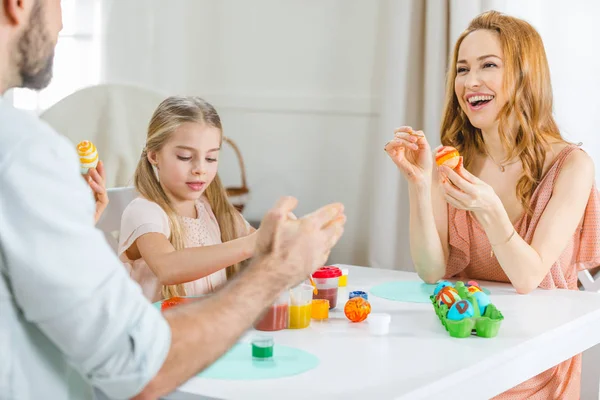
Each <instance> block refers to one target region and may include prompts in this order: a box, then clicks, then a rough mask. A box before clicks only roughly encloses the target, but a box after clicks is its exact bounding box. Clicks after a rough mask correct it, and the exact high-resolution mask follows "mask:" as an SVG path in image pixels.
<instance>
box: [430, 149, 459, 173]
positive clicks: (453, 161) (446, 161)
mask: <svg viewBox="0 0 600 400" xmlns="http://www.w3.org/2000/svg"><path fill="white" fill-rule="evenodd" d="M435 162H436V164H437V165H447V166H448V167H449V168H452V169H454V168H456V167H457V166H458V163H459V162H460V154H459V153H458V150H456V149H455V148H454V147H452V146H443V147H440V148H439V149H438V150H437V152H436V154H435Z"/></svg>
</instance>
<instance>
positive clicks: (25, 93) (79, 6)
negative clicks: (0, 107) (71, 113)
mask: <svg viewBox="0 0 600 400" xmlns="http://www.w3.org/2000/svg"><path fill="white" fill-rule="evenodd" d="M100 3H101V1H100V0H62V12H63V30H62V31H61V33H60V35H59V38H58V43H57V45H56V53H55V56H54V77H53V78H52V82H51V83H50V85H49V86H48V87H47V88H46V89H44V90H42V91H40V92H36V91H33V90H29V89H15V90H14V91H13V92H12V98H13V104H14V105H15V107H18V108H21V109H25V110H30V111H32V112H35V113H40V112H41V111H43V110H45V109H47V108H48V107H50V106H51V105H53V104H54V103H56V102H58V101H59V100H61V99H62V98H64V97H66V96H68V95H70V94H71V93H73V92H75V91H76V90H79V89H81V88H83V87H86V86H90V85H95V84H97V83H99V81H100V15H101V13H100V7H101V4H100Z"/></svg>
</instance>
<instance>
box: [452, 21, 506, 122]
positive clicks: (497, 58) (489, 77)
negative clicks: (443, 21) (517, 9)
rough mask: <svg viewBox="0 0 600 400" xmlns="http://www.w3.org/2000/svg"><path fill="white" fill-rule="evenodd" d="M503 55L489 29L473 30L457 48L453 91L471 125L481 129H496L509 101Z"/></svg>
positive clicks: (498, 41) (494, 35) (497, 41)
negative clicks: (503, 108) (502, 111)
mask: <svg viewBox="0 0 600 400" xmlns="http://www.w3.org/2000/svg"><path fill="white" fill-rule="evenodd" d="M503 56H504V55H503V54H502V46H501V44H500V40H499V39H498V36H497V34H496V33H495V32H492V31H489V30H477V31H474V32H472V33H470V34H469V35H467V37H465V38H464V39H463V41H462V43H461V45H460V47H459V49H458V58H457V63H456V78H455V79H454V93H455V94H456V97H457V98H458V102H459V104H460V107H461V109H462V110H463V112H464V113H465V114H466V115H467V117H468V118H469V121H470V122H471V125H473V126H474V127H475V128H478V129H481V130H482V131H489V130H493V129H494V128H496V129H497V123H498V121H497V120H498V114H499V112H500V110H501V109H502V107H504V105H505V104H506V101H507V100H506V94H505V93H504V88H503V80H504V60H503Z"/></svg>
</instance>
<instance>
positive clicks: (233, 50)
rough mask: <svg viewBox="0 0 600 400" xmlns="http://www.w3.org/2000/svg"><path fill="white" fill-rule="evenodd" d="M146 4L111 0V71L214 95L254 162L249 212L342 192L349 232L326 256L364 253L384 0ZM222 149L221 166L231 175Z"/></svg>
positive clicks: (165, 87)
mask: <svg viewBox="0 0 600 400" xmlns="http://www.w3.org/2000/svg"><path fill="white" fill-rule="evenodd" d="M147 2H148V3H149V4H148V5H147V7H144V8H139V2H138V1H137V0H118V1H112V2H110V4H109V7H108V10H109V15H108V18H107V25H106V26H105V28H104V29H105V34H106V39H107V42H106V46H105V48H106V50H105V51H106V53H105V57H104V59H105V60H106V65H105V66H104V68H103V70H104V80H105V81H110V82H128V83H136V84H140V85H142V86H146V87H151V88H155V89H158V90H161V91H162V92H165V93H181V94H196V95H201V96H203V97H205V98H206V99H207V100H209V101H211V102H213V103H214V104H215V105H216V106H217V108H218V110H219V112H220V114H221V117H222V119H223V123H224V129H225V134H226V135H227V136H229V137H231V138H232V139H233V140H234V141H235V142H236V143H237V144H238V145H239V146H240V148H241V151H242V153H243V155H244V158H245V162H246V165H247V169H248V180H249V186H250V188H251V197H250V202H249V204H248V206H247V209H246V211H245V213H244V214H245V216H246V218H249V219H260V218H261V217H262V215H263V214H264V212H265V211H266V210H267V209H268V208H269V207H270V206H271V205H273V204H274V202H275V200H276V199H277V198H278V197H279V196H282V195H288V194H289V195H294V196H296V197H298V198H299V200H300V206H299V209H298V214H303V213H306V212H308V211H310V210H313V209H315V208H317V207H319V206H321V205H323V204H325V203H327V202H332V201H342V202H343V203H344V204H345V205H346V210H347V214H348V223H347V230H346V233H345V235H344V237H343V239H342V241H341V242H340V244H339V245H338V246H337V247H336V249H335V250H334V252H333V253H332V256H331V261H332V262H346V263H350V262H355V263H365V262H366V240H365V234H366V230H367V227H366V224H365V222H364V221H365V219H364V218H363V217H364V216H363V215H361V214H362V213H363V211H366V207H365V202H366V197H367V196H368V193H367V192H366V191H364V188H365V184H366V180H367V179H368V175H367V173H366V168H367V165H368V163H369V160H368V159H367V157H365V155H366V154H367V148H368V146H373V145H375V143H371V142H369V135H370V133H372V132H373V129H376V115H375V114H374V113H373V112H372V110H373V109H374V108H375V104H374V103H375V101H376V97H375V95H374V91H375V89H374V87H373V86H374V85H373V76H374V71H375V68H376V65H375V64H376V60H377V59H378V57H376V54H375V53H376V51H377V48H378V47H377V45H376V43H377V34H378V19H379V9H378V2H374V1H362V0H329V1H323V0H286V1H284V2H282V1H279V0H253V1H248V2H246V1H236V0H219V1H210V0H170V1H169V2H164V1H162V0H153V1H147ZM167 3H168V4H167ZM132 15H135V16H136V17H135V18H133V17H132ZM376 145H377V146H379V145H381V147H383V144H380V143H377V144H376ZM382 155H383V153H382ZM224 156H225V157H222V160H223V162H222V164H221V166H220V167H221V170H220V173H221V175H222V177H223V178H224V180H225V182H226V183H227V184H230V185H236V184H238V182H239V170H238V166H237V163H236V161H235V160H234V159H233V157H234V154H233V152H232V151H227V150H226V151H225V154H224ZM229 157H230V158H229ZM227 158H229V159H227Z"/></svg>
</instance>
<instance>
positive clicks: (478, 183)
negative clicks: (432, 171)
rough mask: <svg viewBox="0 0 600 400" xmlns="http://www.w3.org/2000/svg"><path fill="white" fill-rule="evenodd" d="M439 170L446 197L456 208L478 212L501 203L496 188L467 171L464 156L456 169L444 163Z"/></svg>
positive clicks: (490, 208)
mask: <svg viewBox="0 0 600 400" xmlns="http://www.w3.org/2000/svg"><path fill="white" fill-rule="evenodd" d="M439 171H440V176H441V179H442V183H441V184H442V187H443V189H444V197H445V198H446V201H447V202H448V203H449V204H450V205H452V206H454V207H455V208H457V209H459V210H467V211H473V212H475V213H477V212H487V211H490V210H492V209H493V208H494V207H496V206H497V205H498V204H499V202H500V198H499V197H498V195H497V194H496V192H495V191H494V189H493V188H492V187H491V186H490V185H488V184H487V183H485V182H484V181H482V180H481V179H479V178H477V177H476V176H474V175H473V174H471V173H470V172H469V171H467V170H466V169H465V167H464V165H463V159H462V157H461V158H460V162H459V164H458V166H457V167H456V169H454V170H453V169H452V168H449V167H447V166H445V165H442V166H440V167H439Z"/></svg>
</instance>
